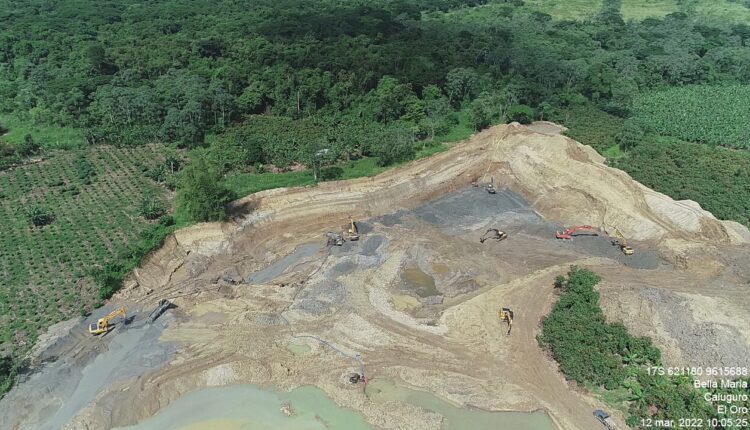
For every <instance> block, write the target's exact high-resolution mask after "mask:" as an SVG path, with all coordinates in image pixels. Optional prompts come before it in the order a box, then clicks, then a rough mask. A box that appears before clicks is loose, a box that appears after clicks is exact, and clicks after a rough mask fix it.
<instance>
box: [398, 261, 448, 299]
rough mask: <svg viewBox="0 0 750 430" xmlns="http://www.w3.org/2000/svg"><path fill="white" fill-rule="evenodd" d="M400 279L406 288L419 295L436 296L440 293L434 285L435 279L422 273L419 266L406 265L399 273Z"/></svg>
mask: <svg viewBox="0 0 750 430" xmlns="http://www.w3.org/2000/svg"><path fill="white" fill-rule="evenodd" d="M401 280H402V281H403V282H404V284H406V285H405V287H406V289H407V290H410V291H414V293H415V294H416V295H418V296H419V297H430V296H437V295H439V294H440V291H438V289H437V287H435V279H434V278H433V277H432V276H430V275H428V274H426V273H424V272H423V271H422V270H421V269H420V268H419V267H407V268H406V269H404V271H403V272H402V273H401Z"/></svg>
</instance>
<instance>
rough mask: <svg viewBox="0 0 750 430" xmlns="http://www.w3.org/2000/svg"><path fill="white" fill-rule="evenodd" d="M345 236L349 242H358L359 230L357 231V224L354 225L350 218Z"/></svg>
mask: <svg viewBox="0 0 750 430" xmlns="http://www.w3.org/2000/svg"><path fill="white" fill-rule="evenodd" d="M346 235H347V236H348V239H349V240H359V229H357V224H355V223H354V220H353V219H352V217H351V216H350V217H349V230H347V231H346Z"/></svg>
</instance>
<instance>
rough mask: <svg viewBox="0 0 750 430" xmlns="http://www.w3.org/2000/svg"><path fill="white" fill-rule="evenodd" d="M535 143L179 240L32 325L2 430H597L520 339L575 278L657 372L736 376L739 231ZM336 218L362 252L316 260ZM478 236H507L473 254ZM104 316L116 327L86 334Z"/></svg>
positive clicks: (571, 149) (285, 197) (480, 141)
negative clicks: (113, 314)
mask: <svg viewBox="0 0 750 430" xmlns="http://www.w3.org/2000/svg"><path fill="white" fill-rule="evenodd" d="M540 127H541V126H540V125H537V126H536V127H535V128H533V129H532V128H528V127H525V126H521V125H518V124H515V123H514V124H510V125H504V126H497V127H493V128H491V129H489V130H486V131H484V132H481V133H479V134H477V135H476V136H474V137H473V138H472V139H470V140H469V141H466V142H463V143H460V144H457V145H455V146H454V147H453V148H452V149H451V150H449V151H447V152H444V153H441V154H438V155H435V156H432V157H430V158H427V159H424V160H420V161H415V162H411V163H409V164H407V165H404V166H402V167H399V168H396V169H394V170H390V171H387V172H385V173H383V174H381V175H378V176H376V177H374V178H366V179H359V180H352V181H341V182H327V183H321V184H319V185H317V186H315V187H307V188H297V189H277V190H271V191H266V192H261V193H257V194H254V195H252V196H249V197H247V198H245V199H242V200H239V201H237V202H235V203H234V204H233V208H232V210H233V214H234V218H233V220H232V221H231V222H228V223H223V224H218V223H216V224H201V225H196V226H193V227H190V228H187V229H183V230H180V231H178V232H176V233H175V234H174V235H173V236H171V237H170V238H169V239H168V240H167V241H166V243H165V244H164V246H163V247H162V248H161V249H160V250H158V251H156V252H154V253H153V254H152V255H151V256H149V257H148V258H147V259H146V261H144V262H143V264H142V265H141V267H139V268H138V269H136V270H135V271H134V272H133V273H132V275H131V276H130V278H129V280H128V281H127V282H126V286H125V288H123V290H121V291H120V293H118V294H117V295H116V296H115V297H114V298H113V299H112V300H111V302H110V303H109V304H108V306H107V307H106V308H105V309H103V310H102V312H100V313H98V314H96V315H94V316H92V317H91V318H90V319H87V320H86V321H80V322H79V321H71V322H69V323H67V324H65V323H63V324H59V325H57V326H55V327H53V328H52V329H51V330H50V332H49V333H48V334H47V335H46V336H45V339H44V341H43V342H41V343H40V345H39V347H38V348H37V349H36V350H35V352H34V356H33V359H32V368H33V371H32V372H31V374H30V375H28V376H26V377H25V379H24V380H23V381H22V382H21V383H20V384H19V385H18V386H17V387H15V388H14V389H13V390H12V391H11V392H10V393H9V394H8V395H7V396H6V397H5V398H4V399H3V400H2V401H0V416H2V417H3V419H2V422H3V423H4V424H3V428H9V429H46V428H50V429H56V428H65V429H103V428H127V429H131V428H132V429H172V428H174V429H177V428H180V429H213V428H222V429H232V428H237V429H239V428H254V427H252V425H251V424H255V425H266V426H270V427H271V428H290V429H294V428H321V429H323V428H342V429H343V428H346V429H350V428H352V429H353V428H372V429H377V428H383V429H441V428H446V429H460V428H472V429H508V430H524V429H529V430H552V429H565V430H570V429H581V430H589V429H596V428H600V427H599V426H601V424H600V423H599V422H598V421H597V419H596V418H595V417H594V416H593V415H592V411H593V410H595V409H602V408H604V407H605V405H603V404H602V403H601V402H600V401H599V400H597V399H596V398H595V397H593V396H591V395H589V394H587V393H586V392H585V391H584V390H581V389H578V388H575V387H573V386H572V385H571V384H569V383H568V382H566V380H565V378H564V377H563V376H562V374H561V373H560V371H559V370H558V368H557V365H556V363H555V362H554V361H553V360H552V359H551V358H550V357H549V356H548V354H547V353H546V352H545V351H543V350H542V349H541V348H540V347H539V345H538V343H537V340H536V335H537V334H538V333H539V324H540V321H541V320H542V318H543V317H544V316H545V315H547V314H548V313H549V311H550V309H551V307H552V305H553V303H554V302H555V300H556V295H555V292H554V287H553V283H554V279H555V277H557V276H558V275H561V274H564V273H565V272H566V271H567V270H568V268H569V267H570V266H571V265H578V266H582V267H587V268H590V269H591V270H594V271H595V272H596V273H598V274H599V275H600V276H601V277H602V283H601V284H600V293H601V300H602V305H603V307H604V309H605V313H606V315H607V317H608V319H610V320H612V321H622V322H623V323H624V324H625V325H626V326H627V327H628V329H629V330H630V331H631V332H633V333H634V334H637V335H647V336H650V337H651V338H653V339H654V342H655V344H656V345H658V346H659V347H660V348H661V349H662V351H663V359H664V361H665V364H666V365H670V366H690V365H693V366H708V365H711V366H719V365H722V366H750V313H748V312H747V309H750V294H748V292H750V264H748V262H750V245H749V243H750V233H749V232H748V231H747V229H746V228H745V227H743V226H741V225H739V224H737V223H733V222H724V221H719V220H717V219H715V218H714V217H713V216H712V215H711V214H710V213H708V212H706V211H703V210H702V209H701V208H700V207H699V206H698V205H697V204H695V203H693V202H689V201H673V200H672V199H670V198H669V197H667V196H665V195H663V194H660V193H657V192H655V191H652V190H650V189H648V188H646V187H644V186H643V185H641V184H639V183H637V182H635V181H633V180H632V179H631V178H630V177H629V176H628V175H627V174H625V173H624V172H622V171H619V170H616V169H613V168H611V167H608V166H607V165H606V164H605V163H604V159H603V158H602V157H601V156H599V155H598V154H597V153H596V152H595V151H594V150H593V149H591V148H589V147H587V146H584V145H581V144H579V143H577V142H575V141H573V140H571V139H569V138H567V137H564V136H561V135H559V134H556V133H555V130H556V129H555V128H554V127H553V126H552V125H550V124H544V127H541V128H540ZM535 130H537V131H535ZM490 183H491V184H492V186H493V190H492V191H494V193H491V192H488V188H487V185H489V184H490ZM349 217H352V219H353V220H354V221H355V222H356V229H357V231H356V233H357V234H358V235H359V239H358V240H357V241H351V240H344V241H343V243H342V245H341V246H336V245H331V246H326V233H327V232H329V231H335V232H344V233H346V231H347V229H349V228H350V221H349ZM585 225H589V226H591V227H592V229H586V230H585V231H584V230H578V231H575V232H573V233H571V234H570V236H571V238H570V239H565V240H562V239H557V238H556V237H555V235H556V232H558V231H563V230H564V229H566V228H570V227H574V226H585ZM491 229H496V230H498V232H500V231H502V232H503V233H504V234H506V235H507V237H503V238H502V239H499V237H495V238H494V239H493V238H490V239H486V240H484V241H480V239H482V238H483V235H485V234H486V233H487V232H488V230H491ZM344 236H346V234H344ZM625 238H627V242H626V243H625V244H624V246H627V247H631V248H632V249H633V250H634V253H633V254H632V255H628V254H626V253H625V252H624V250H623V249H624V248H623V243H622V242H623V241H624V240H625ZM162 299H168V300H169V301H170V302H171V303H172V304H173V306H171V307H169V308H168V309H166V310H163V313H161V314H160V316H159V317H158V319H156V320H155V321H154V322H150V321H149V315H150V314H151V312H152V311H153V310H154V309H155V308H156V307H157V306H158V304H159V301H160V300H162ZM121 306H125V307H127V309H128V316H129V317H130V318H131V320H130V321H123V322H119V323H116V324H115V327H114V329H113V330H111V331H110V332H109V333H107V334H106V335H105V336H102V337H94V336H91V335H89V333H88V332H86V326H87V325H88V324H90V323H92V322H96V319H97V318H100V317H101V316H102V315H104V314H106V313H107V312H105V311H111V310H113V309H116V308H119V307H121ZM502 308H508V309H510V310H512V311H513V314H512V317H511V319H512V332H511V333H510V334H508V332H509V325H510V321H503V320H502V319H501V318H500V317H499V312H500V310H501V309H502ZM611 413H612V412H611ZM618 414H619V415H618ZM612 415H613V416H612V417H611V418H612V419H613V420H614V421H615V422H617V424H618V425H619V426H621V427H622V428H628V427H627V426H625V424H624V421H623V419H622V415H621V414H620V413H619V412H617V413H612ZM243 426H246V427H243Z"/></svg>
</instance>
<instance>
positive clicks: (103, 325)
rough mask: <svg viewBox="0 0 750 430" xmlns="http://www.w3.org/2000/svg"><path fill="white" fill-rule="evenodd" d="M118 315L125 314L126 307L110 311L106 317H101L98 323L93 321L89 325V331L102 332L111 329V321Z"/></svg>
mask: <svg viewBox="0 0 750 430" xmlns="http://www.w3.org/2000/svg"><path fill="white" fill-rule="evenodd" d="M118 316H125V308H120V309H117V310H115V311H113V312H110V313H108V314H107V315H105V316H104V317H102V318H99V320H98V321H97V322H96V323H92V324H91V325H90V326H89V333H91V334H101V333H104V332H106V331H109V322H110V321H112V320H113V319H115V318H117V317H118Z"/></svg>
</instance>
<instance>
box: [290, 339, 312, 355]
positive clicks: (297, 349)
mask: <svg viewBox="0 0 750 430" xmlns="http://www.w3.org/2000/svg"><path fill="white" fill-rule="evenodd" d="M286 349H288V350H290V351H292V352H293V353H295V354H296V355H307V354H309V353H310V351H312V348H311V347H310V345H308V344H306V343H304V342H302V341H294V340H293V341H291V342H289V343H288V344H287V345H286Z"/></svg>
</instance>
